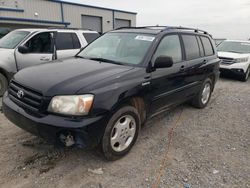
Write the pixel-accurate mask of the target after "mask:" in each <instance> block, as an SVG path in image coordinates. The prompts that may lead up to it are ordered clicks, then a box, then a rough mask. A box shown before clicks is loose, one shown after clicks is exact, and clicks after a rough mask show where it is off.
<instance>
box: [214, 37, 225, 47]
mask: <svg viewBox="0 0 250 188" xmlns="http://www.w3.org/2000/svg"><path fill="white" fill-rule="evenodd" d="M225 40H227V39H224V38H216V39H214V42H215V45H216V46H219V45H220V43H222V42H223V41H225Z"/></svg>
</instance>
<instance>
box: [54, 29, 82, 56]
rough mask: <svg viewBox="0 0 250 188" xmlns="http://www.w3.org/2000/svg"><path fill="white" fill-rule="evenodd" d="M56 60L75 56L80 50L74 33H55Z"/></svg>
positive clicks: (79, 44)
mask: <svg viewBox="0 0 250 188" xmlns="http://www.w3.org/2000/svg"><path fill="white" fill-rule="evenodd" d="M55 42H56V50H57V59H62V58H66V57H73V56H75V55H76V54H77V53H78V52H79V51H80V49H81V43H80V41H79V39H78V36H77V34H76V33H73V32H57V34H56V40H55Z"/></svg>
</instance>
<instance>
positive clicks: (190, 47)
mask: <svg viewBox="0 0 250 188" xmlns="http://www.w3.org/2000/svg"><path fill="white" fill-rule="evenodd" d="M182 38H183V42H184V47H185V52H186V58H187V60H191V59H196V58H199V57H200V49H199V45H198V42H197V40H196V37H195V36H194V35H182Z"/></svg>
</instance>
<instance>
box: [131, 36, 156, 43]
mask: <svg viewBox="0 0 250 188" xmlns="http://www.w3.org/2000/svg"><path fill="white" fill-rule="evenodd" d="M154 39H155V37H151V36H145V35H137V36H136V37H135V40H144V41H150V42H152V41H153V40H154Z"/></svg>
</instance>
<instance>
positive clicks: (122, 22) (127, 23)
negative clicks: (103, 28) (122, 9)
mask: <svg viewBox="0 0 250 188" xmlns="http://www.w3.org/2000/svg"><path fill="white" fill-rule="evenodd" d="M130 26H131V24H130V20H123V19H115V28H119V27H130Z"/></svg>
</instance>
